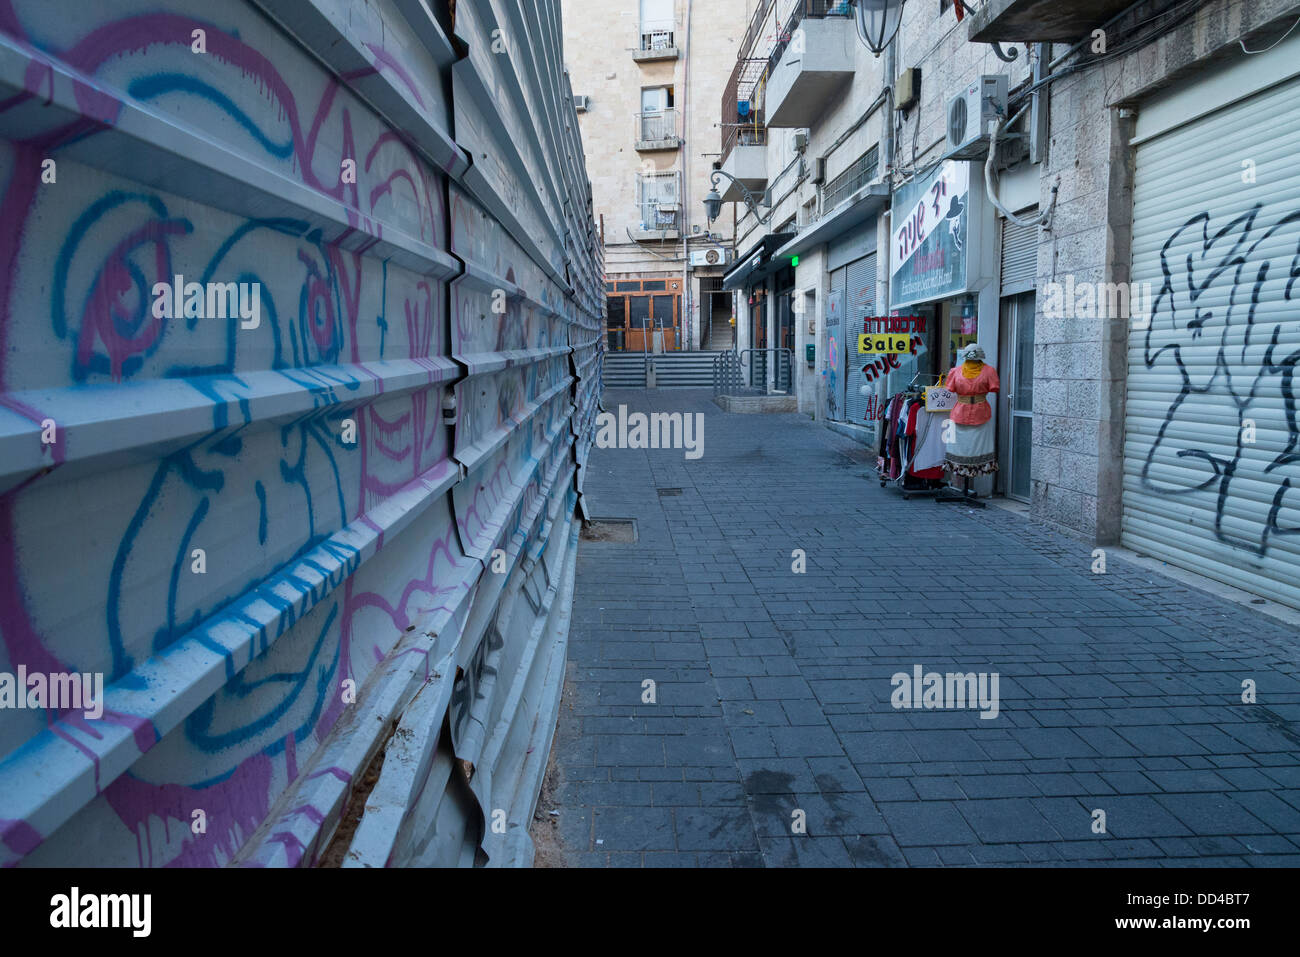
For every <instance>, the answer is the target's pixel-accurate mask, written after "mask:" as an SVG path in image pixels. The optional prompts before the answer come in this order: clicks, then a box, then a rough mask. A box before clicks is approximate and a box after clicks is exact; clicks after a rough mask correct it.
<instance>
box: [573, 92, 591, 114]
mask: <svg viewBox="0 0 1300 957" xmlns="http://www.w3.org/2000/svg"><path fill="white" fill-rule="evenodd" d="M573 108H574V109H575V110H577V111H578V112H579V113H586V112H587V111H588V110H589V109H591V97H589V96H575V97H574V98H573Z"/></svg>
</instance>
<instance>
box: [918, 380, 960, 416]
mask: <svg viewBox="0 0 1300 957" xmlns="http://www.w3.org/2000/svg"><path fill="white" fill-rule="evenodd" d="M955 408H957V393H956V392H953V391H951V390H950V389H945V388H944V387H943V386H941V385H928V386H926V387H925V411H926V412H951V411H952V410H953V409H955Z"/></svg>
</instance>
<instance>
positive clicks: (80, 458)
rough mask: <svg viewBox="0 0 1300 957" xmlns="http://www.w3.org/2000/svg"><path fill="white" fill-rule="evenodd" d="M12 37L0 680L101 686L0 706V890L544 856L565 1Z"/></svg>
mask: <svg viewBox="0 0 1300 957" xmlns="http://www.w3.org/2000/svg"><path fill="white" fill-rule="evenodd" d="M435 6H440V5H435ZM498 7H499V8H500V14H499V18H498V14H497V8H498ZM6 10H7V13H6V16H5V17H3V18H0V59H4V61H5V63H6V69H5V70H3V71H0V74H2V75H0V99H3V100H4V101H5V103H6V104H7V105H6V107H5V108H4V109H3V110H0V112H3V113H4V115H5V117H6V123H5V126H4V127H3V130H0V170H2V171H3V174H4V175H3V176H0V184H2V185H0V190H3V192H4V197H3V204H4V209H5V210H6V220H5V228H6V231H7V232H6V235H7V236H9V241H8V243H7V245H5V247H4V251H3V252H2V253H0V259H2V260H3V262H2V263H0V672H5V673H13V672H14V671H16V670H17V669H18V668H25V669H27V670H28V672H29V673H35V672H41V673H45V674H49V675H54V676H71V675H76V674H90V673H96V674H101V675H102V676H103V679H104V689H103V699H102V702H101V704H102V706H103V713H102V715H84V716H83V712H82V711H78V710H74V709H69V710H68V711H66V712H65V713H60V712H59V710H58V709H51V710H48V711H47V710H46V709H45V708H43V707H41V708H37V709H34V710H24V711H16V710H13V709H9V708H5V709H0V866H9V865H14V864H21V865H34V866H70V865H83V866H84V865H96V866H127V867H136V866H139V867H161V866H221V865H228V864H244V865H249V866H273V867H285V866H289V867H292V866H310V865H313V864H319V863H322V862H334V863H341V864H343V865H345V866H386V865H387V866H408V865H455V864H471V863H484V862H487V863H494V864H499V863H515V864H524V863H527V862H528V860H529V859H530V857H531V844H530V841H529V837H528V825H529V821H530V820H531V817H532V812H533V807H534V803H535V799H536V795H537V789H538V785H539V783H540V780H541V775H542V773H543V770H544V767H545V763H546V757H547V753H548V750H549V746H550V740H551V735H552V731H553V729H554V723H555V716H556V713H557V710H558V707H559V695H560V685H561V681H562V679H563V673H564V661H565V652H566V648H567V633H568V606H569V604H570V599H571V593H572V588H573V577H574V576H573V569H574V564H575V556H576V546H577V535H578V527H577V523H576V522H575V520H574V514H575V508H577V507H578V503H579V499H580V495H581V486H582V475H583V472H584V471H585V463H586V456H587V450H588V449H589V448H590V445H591V436H592V421H593V417H594V415H595V411H596V401H597V397H598V395H599V391H600V364H601V355H602V354H601V328H602V324H603V318H602V317H603V309H604V295H603V289H602V282H601V275H602V273H603V266H602V264H601V262H600V252H599V247H598V246H597V240H596V234H595V230H594V224H593V223H592V221H591V216H590V202H591V194H590V188H589V183H588V180H587V175H586V172H585V161H584V159H583V154H582V147H581V143H580V141H579V139H578V134H577V122H576V116H575V114H574V108H573V105H572V101H571V91H570V89H569V84H568V80H567V78H566V76H565V74H564V71H563V67H562V63H561V57H560V53H559V40H558V38H559V36H560V33H561V31H560V25H559V23H558V17H559V14H558V12H557V7H556V5H553V4H543V5H523V6H521V5H519V4H499V5H498V4H489V3H483V4H468V3H466V4H459V5H458V12H457V14H456V20H455V23H454V33H455V38H456V41H457V42H456V43H455V45H453V40H452V37H451V36H449V35H448V33H447V31H446V30H445V29H444V27H443V23H444V22H449V21H446V20H445V14H446V10H445V9H443V10H442V11H441V12H442V13H443V15H444V20H442V21H440V20H438V19H435V18H434V16H433V14H432V13H431V11H430V9H429V7H428V6H427V5H426V4H424V3H420V2H415V0H367V2H366V3H364V4H344V3H340V2H336V0H258V2H256V3H251V2H235V0H229V2H220V3H213V2H212V0H115V2H113V3H108V4H86V3H83V2H81V0H45V2H42V3H24V4H15V5H13V9H9V7H8V6H6ZM192 29H193V30H194V31H195V32H196V33H197V32H201V33H202V35H203V37H204V38H205V43H206V49H205V51H204V52H203V53H202V54H201V55H200V54H199V51H197V50H194V49H192V48H191V30H192ZM502 37H505V38H507V39H508V42H504V41H501V40H500V38H502ZM24 76H28V77H37V76H38V77H40V82H39V84H38V85H39V87H40V89H39V91H38V90H37V89H36V86H33V85H32V83H31V82H28V83H27V84H24V83H23V81H22V78H23V77H24ZM471 154H472V160H471ZM44 157H49V158H51V159H53V160H55V161H57V179H50V180H49V181H48V182H47V183H42V181H41V176H42V172H43V171H42V165H41V160H42V158H44ZM173 276H177V277H182V278H183V280H184V281H185V282H187V283H189V282H190V281H193V282H194V284H195V285H196V287H197V288H199V290H200V292H199V295H198V299H199V300H200V301H199V303H198V306H197V308H198V310H199V311H198V312H197V314H195V313H191V312H189V311H188V310H189V302H188V300H189V291H188V287H187V288H186V292H185V298H186V300H187V302H186V309H187V311H186V312H185V313H184V314H176V313H171V314H169V315H168V316H166V317H163V316H160V315H159V313H158V312H157V311H155V310H157V308H158V305H159V301H155V298H154V297H156V296H157V293H156V292H154V291H153V290H154V284H155V283H164V284H170V283H171V282H172V279H173ZM180 282H181V279H177V283H178V284H179V283H180ZM203 284H208V285H209V287H211V286H213V285H224V284H231V285H234V286H235V287H236V288H237V289H238V288H240V287H241V284H242V285H247V286H248V287H249V288H250V289H252V288H254V284H256V289H257V290H258V292H257V293H256V298H255V299H254V300H253V302H254V303H256V304H258V307H259V308H258V309H253V310H250V311H252V312H255V313H256V315H255V316H254V317H252V319H251V320H250V321H247V322H245V321H244V320H243V312H242V310H241V312H240V314H239V315H235V314H234V313H231V312H229V311H228V310H226V309H224V307H223V311H222V312H221V313H220V315H212V314H209V315H204V314H203V312H202V310H203V303H202V300H203V295H202V285H203ZM180 295H181V294H180V293H179V292H178V293H177V296H178V297H179V296H180ZM212 296H213V293H212V290H211V288H209V290H208V292H207V302H209V303H211V302H212V301H213V299H212ZM166 301H167V300H166V299H164V300H161V302H164V303H165V302H166ZM453 397H454V399H455V402H454V405H453ZM449 413H450V414H449ZM46 421H48V422H50V423H51V425H50V426H49V427H48V429H47V427H46V426H45V425H43V424H42V423H43V422H46ZM45 431H49V433H50V435H51V438H52V439H53V441H52V442H43V441H42V433H43V432H45ZM368 772H375V773H371V774H368ZM371 785H373V787H372V786H371ZM198 810H201V811H202V812H203V813H204V821H203V823H204V825H205V826H204V828H202V829H198V828H194V829H192V827H191V825H192V824H193V823H195V819H194V818H193V817H192V815H194V814H195V813H196V811H198ZM354 810H355V811H356V812H357V814H359V815H360V816H359V820H356V816H355V815H354V814H353V813H352V812H353V811H354ZM345 817H347V818H350V823H355V829H354V830H350V829H349V828H346V827H344V828H340V823H341V822H342V821H343V820H344V819H345ZM493 819H503V820H502V823H504V825H505V827H504V830H502V829H501V828H494V827H491V826H490V824H491V823H492V822H493Z"/></svg>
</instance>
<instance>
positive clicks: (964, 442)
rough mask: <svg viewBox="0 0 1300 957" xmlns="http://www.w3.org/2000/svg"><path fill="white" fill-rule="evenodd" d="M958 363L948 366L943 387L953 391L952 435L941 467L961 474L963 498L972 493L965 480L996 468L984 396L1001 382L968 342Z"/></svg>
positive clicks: (976, 347)
mask: <svg viewBox="0 0 1300 957" xmlns="http://www.w3.org/2000/svg"><path fill="white" fill-rule="evenodd" d="M961 358H962V360H963V361H962V364H961V365H959V366H956V367H954V368H953V369H950V370H949V372H948V376H947V378H946V379H945V380H944V383H943V386H944V388H945V389H948V390H949V391H950V392H955V393H957V406H956V408H954V409H953V410H952V415H951V416H950V418H951V420H952V426H951V428H952V430H953V438H952V441H951V442H949V443H948V450H947V457H946V461H945V463H944V468H945V469H946V470H947V471H948V473H949V474H950V475H952V476H958V475H959V476H961V479H962V490H963V495H962V496H961V498H962V499H964V500H969V499H970V497H971V496H972V495H973V493H972V492H971V490H970V487H969V483H970V480H971V479H972V478H974V477H975V476H977V475H991V474H992V473H993V472H996V471H997V469H998V461H997V456H996V453H995V452H994V450H993V410H992V408H990V407H989V403H988V395H989V393H991V392H997V391H999V390H1000V389H1001V387H1002V385H1001V383H1000V382H999V381H998V370H997V369H995V368H993V366H991V365H989V364H988V363H986V362H985V361H984V350H983V349H982V348H981V347H980V346H979V345H977V344H974V343H972V344H971V345H969V346H967V347H966V348H965V349H963V350H962V352H961Z"/></svg>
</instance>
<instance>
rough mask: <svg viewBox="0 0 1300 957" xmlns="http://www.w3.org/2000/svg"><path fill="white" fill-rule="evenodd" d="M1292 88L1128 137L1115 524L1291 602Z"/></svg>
mask: <svg viewBox="0 0 1300 957" xmlns="http://www.w3.org/2000/svg"><path fill="white" fill-rule="evenodd" d="M1297 94H1300V83H1295V82H1292V83H1288V84H1286V85H1285V86H1280V87H1277V88H1275V89H1273V90H1271V91H1268V92H1265V93H1261V94H1258V95H1256V96H1254V97H1251V98H1250V99H1247V100H1243V101H1240V102H1238V103H1236V104H1233V105H1232V106H1231V107H1228V108H1226V109H1224V110H1222V111H1220V112H1218V113H1214V114H1211V115H1209V116H1207V117H1205V118H1203V119H1201V120H1198V121H1196V122H1194V123H1192V124H1189V125H1187V126H1183V127H1181V128H1177V129H1175V130H1173V131H1171V132H1168V133H1166V134H1164V135H1162V136H1160V137H1158V138H1156V139H1154V140H1151V141H1150V142H1148V143H1143V144H1142V145H1140V146H1139V147H1138V151H1137V166H1136V174H1135V181H1134V194H1133V281H1134V283H1138V284H1140V283H1150V284H1151V285H1150V290H1151V296H1152V302H1151V316H1150V327H1149V328H1146V329H1143V328H1141V326H1142V324H1143V322H1144V320H1143V319H1142V318H1141V317H1140V316H1139V317H1135V319H1134V326H1133V327H1132V328H1131V329H1130V332H1129V353H1128V390H1127V408H1126V418H1125V444H1124V512H1123V532H1122V535H1123V542H1124V544H1125V545H1127V546H1129V547H1131V548H1133V549H1136V550H1138V551H1141V552H1145V553H1147V554H1150V555H1154V556H1156V557H1159V558H1162V559H1165V560H1167V561H1169V562H1170V563H1171V564H1176V565H1180V566H1183V567H1186V568H1190V569H1192V570H1193V571H1197V572H1200V573H1202V574H1205V575H1208V576H1210V577H1213V578H1216V579H1219V580H1221V581H1224V582H1227V583H1229V584H1233V585H1237V586H1239V587H1242V588H1245V589H1247V590H1249V591H1252V592H1256V593H1258V594H1261V595H1266V596H1268V597H1271V598H1273V599H1275V600H1277V601H1280V602H1284V603H1286V604H1290V605H1293V606H1300V458H1297V457H1296V456H1295V454H1294V453H1295V452H1296V451H1297V448H1296V446H1297V438H1298V434H1297V420H1296V405H1295V387H1296V382H1295V381H1294V378H1293V376H1294V372H1295V366H1296V363H1297V361H1298V360H1300V302H1297V299H1300V284H1297V281H1296V279H1295V278H1293V276H1294V263H1295V256H1296V250H1297V248H1298V247H1300V167H1297V166H1296V163H1295V157H1296V156H1297V155H1298V154H1300V114H1298V113H1297V112H1296V110H1295V108H1294V104H1295V101H1296V96H1297ZM1243 144H1246V145H1244V146H1243ZM1246 159H1248V160H1250V164H1249V165H1246V164H1244V163H1243V160H1246ZM1136 288H1137V289H1141V286H1137V287H1136Z"/></svg>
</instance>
